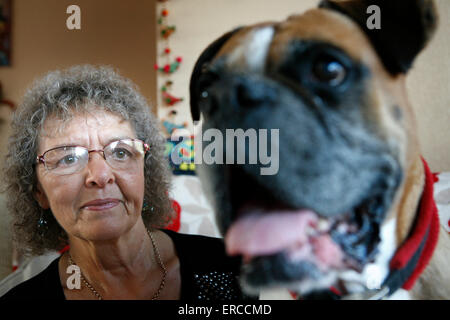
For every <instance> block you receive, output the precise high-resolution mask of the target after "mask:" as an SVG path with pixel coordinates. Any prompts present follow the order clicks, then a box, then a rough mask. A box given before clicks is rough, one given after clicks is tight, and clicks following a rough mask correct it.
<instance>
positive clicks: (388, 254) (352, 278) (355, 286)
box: [338, 218, 397, 299]
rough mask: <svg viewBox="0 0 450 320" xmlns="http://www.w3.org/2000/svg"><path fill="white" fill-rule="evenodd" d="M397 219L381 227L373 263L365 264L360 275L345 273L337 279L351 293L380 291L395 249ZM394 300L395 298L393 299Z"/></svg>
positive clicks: (351, 272)
mask: <svg viewBox="0 0 450 320" xmlns="http://www.w3.org/2000/svg"><path fill="white" fill-rule="evenodd" d="M396 225H397V219H395V218H392V219H390V220H389V221H387V222H385V223H384V224H383V225H382V227H381V232H380V238H381V241H380V244H379V252H380V253H379V254H378V256H377V257H376V259H375V261H374V262H373V263H369V264H367V265H366V266H365V267H364V269H363V271H362V273H357V272H356V271H345V272H342V273H339V275H338V277H339V278H340V279H342V280H343V281H344V283H345V286H346V289H347V290H348V291H350V292H352V293H357V292H362V291H365V290H367V289H380V288H381V285H382V284H383V281H384V280H385V279H386V277H387V276H388V274H389V262H390V260H391V258H392V256H393V255H394V253H395V251H396V249H397V241H396V236H395V229H396ZM394 299H395V298H394Z"/></svg>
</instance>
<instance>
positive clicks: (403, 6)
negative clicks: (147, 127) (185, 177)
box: [190, 0, 450, 299]
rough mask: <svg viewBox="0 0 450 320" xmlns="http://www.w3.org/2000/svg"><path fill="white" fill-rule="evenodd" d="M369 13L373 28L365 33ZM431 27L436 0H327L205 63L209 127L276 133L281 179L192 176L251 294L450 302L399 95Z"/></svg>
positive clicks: (238, 32) (202, 86)
mask: <svg viewBox="0 0 450 320" xmlns="http://www.w3.org/2000/svg"><path fill="white" fill-rule="evenodd" d="M373 4H375V5H377V7H376V8H375V9H379V14H380V26H379V28H369V27H368V22H367V21H368V19H369V18H370V14H369V13H368V12H371V11H370V10H372V9H373V7H372V8H371V9H370V8H369V6H370V5H373ZM436 25H437V14H436V9H435V5H434V3H433V1H430V0H409V1H403V0H379V1H375V0H374V1H368V0H367V1H365V0H361V1H357V0H346V1H339V0H335V1H331V0H330V1H322V2H321V3H320V5H319V7H318V8H315V9H312V10H309V11H307V12H305V13H303V14H301V15H295V16H291V17H289V18H288V19H287V20H286V21H282V22H267V23H260V24H256V25H252V26H246V27H241V28H238V29H235V30H233V31H230V32H228V33H226V34H225V35H223V36H222V37H220V38H219V39H217V40H216V41H215V42H213V43H212V44H211V45H210V46H209V47H208V48H206V49H205V51H204V52H203V53H202V54H201V56H200V57H199V59H198V61H197V63H196V65H195V67H194V70H193V74H192V78H191V84H190V95H191V112H192V116H193V119H194V120H198V119H199V118H200V115H202V116H203V131H205V129H209V128H217V129H219V130H221V131H222V132H225V130H226V129H229V128H231V129H236V128H242V129H243V130H246V129H249V128H256V129H279V142H278V143H277V144H275V145H272V146H271V148H279V171H278V172H277V173H276V174H273V175H261V174H260V170H259V169H260V167H261V166H260V165H250V164H227V165H223V164H212V165H201V166H199V170H198V173H199V176H200V178H201V179H202V182H203V184H204V187H205V188H204V189H205V192H206V193H207V194H208V196H209V198H210V199H211V201H212V203H213V207H214V209H215V212H216V218H217V223H218V226H219V229H220V231H221V233H222V234H223V235H224V238H225V243H226V247H227V252H228V253H229V254H230V255H241V256H242V258H243V260H242V263H243V265H242V284H243V287H244V289H245V290H247V291H248V292H249V293H255V292H258V290H260V289H262V288H269V287H275V286H276V287H278V286H282V287H285V288H288V289H289V290H291V291H293V292H295V293H296V294H297V295H298V297H299V298H302V299H307V298H330V297H331V298H344V299H381V298H388V297H390V298H398V299H400V298H417V299H423V298H431V299H435V298H437V299H449V298H450V273H449V272H447V270H448V266H449V265H450V244H449V236H448V234H447V232H443V231H441V232H439V228H440V225H439V221H438V218H437V213H436V206H435V203H434V201H433V182H434V180H433V179H434V176H433V175H432V174H431V173H430V172H429V169H428V166H427V164H426V162H425V160H424V159H423V158H422V157H421V152H420V149H419V143H418V137H417V133H416V124H415V120H414V115H413V113H412V108H411V105H410V103H409V101H408V98H407V96H406V88H405V76H406V74H407V72H408V70H409V69H410V68H411V66H412V64H413V61H414V59H415V57H416V56H417V55H418V54H419V52H420V51H421V50H422V49H424V47H425V46H426V44H427V43H428V42H429V40H430V39H431V37H432V35H433V33H434V30H435V28H436ZM423 107H424V108H426V106H423ZM224 152H226V149H225V148H224ZM407 290H409V291H407Z"/></svg>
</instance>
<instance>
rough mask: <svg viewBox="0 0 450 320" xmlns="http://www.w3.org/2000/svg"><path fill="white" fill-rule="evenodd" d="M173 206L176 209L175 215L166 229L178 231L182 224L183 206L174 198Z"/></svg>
mask: <svg viewBox="0 0 450 320" xmlns="http://www.w3.org/2000/svg"><path fill="white" fill-rule="evenodd" d="M172 208H173V210H174V211H175V217H174V218H173V220H172V221H171V222H170V224H169V225H168V226H167V227H166V228H165V229H167V230H172V231H175V232H178V231H179V230H180V226H181V221H180V220H181V206H180V204H179V203H178V202H177V201H175V200H172Z"/></svg>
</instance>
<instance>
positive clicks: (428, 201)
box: [385, 158, 440, 293]
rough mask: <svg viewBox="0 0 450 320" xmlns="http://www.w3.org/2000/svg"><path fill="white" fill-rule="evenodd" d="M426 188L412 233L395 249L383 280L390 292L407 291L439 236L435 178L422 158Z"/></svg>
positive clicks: (418, 274) (427, 259) (423, 265)
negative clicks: (388, 272)
mask: <svg viewBox="0 0 450 320" xmlns="http://www.w3.org/2000/svg"><path fill="white" fill-rule="evenodd" d="M422 162H423V166H424V171H425V186H424V189H423V193H422V198H421V200H420V206H419V209H418V214H417V217H416V220H415V222H414V225H413V228H412V230H411V234H410V235H409V236H408V238H407V239H406V240H405V241H404V242H403V244H402V245H401V246H400V248H398V249H397V251H396V253H395V255H394V257H393V258H392V259H391V262H390V269H391V272H390V274H389V276H388V278H387V279H386V280H385V284H387V285H388V286H389V288H390V292H391V293H393V292H394V291H396V290H397V289H399V288H403V289H405V290H410V289H411V288H412V287H413V286H414V283H415V282H416V280H417V278H418V277H419V276H420V274H421V273H422V272H423V270H424V269H425V267H426V266H427V265H428V262H430V259H431V256H432V255H433V252H434V249H435V248H436V244H437V241H438V236H439V228H440V223H439V216H438V211H437V207H436V203H435V201H434V195H433V184H434V181H435V179H434V176H433V174H432V173H431V171H430V168H429V167H428V164H427V163H426V161H425V160H424V159H423V158H422Z"/></svg>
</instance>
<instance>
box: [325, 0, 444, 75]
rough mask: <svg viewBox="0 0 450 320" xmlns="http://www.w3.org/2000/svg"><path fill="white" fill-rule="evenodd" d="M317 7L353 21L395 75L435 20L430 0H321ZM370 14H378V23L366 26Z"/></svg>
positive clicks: (428, 36) (410, 60)
mask: <svg viewBox="0 0 450 320" xmlns="http://www.w3.org/2000/svg"><path fill="white" fill-rule="evenodd" d="M373 5H376V6H377V7H373ZM319 7H320V8H328V9H332V10H335V11H338V12H341V13H343V14H345V15H347V16H349V17H350V18H352V19H353V20H354V21H356V22H357V23H358V24H359V25H360V27H361V28H362V29H363V30H364V31H365V33H366V34H367V35H368V37H369V38H370V40H371V42H372V44H373V46H374V47H375V50H376V51H377V53H378V55H379V56H380V57H381V60H382V61H383V63H384V65H385V67H386V68H387V70H388V71H389V72H390V73H392V74H394V75H395V74H398V73H406V72H407V71H408V70H409V69H410V68H411V66H412V63H413V61H414V59H415V57H416V56H417V54H418V53H419V52H420V51H421V50H422V49H423V48H424V47H425V46H426V44H427V43H428V41H429V40H430V39H431V37H432V36H433V34H434V31H435V29H436V26H437V23H438V21H437V20H438V16H437V12H436V7H435V4H434V1H433V0H322V1H321V3H320V4H319ZM368 8H369V10H368ZM378 9H379V11H378ZM372 10H374V11H372ZM373 14H378V15H379V17H378V18H379V19H380V20H379V21H380V23H379V25H378V26H375V28H373V26H370V27H371V28H372V29H369V26H368V21H369V18H370V17H371V16H372V15H373Z"/></svg>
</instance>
